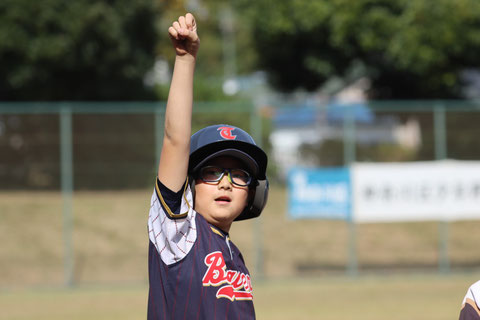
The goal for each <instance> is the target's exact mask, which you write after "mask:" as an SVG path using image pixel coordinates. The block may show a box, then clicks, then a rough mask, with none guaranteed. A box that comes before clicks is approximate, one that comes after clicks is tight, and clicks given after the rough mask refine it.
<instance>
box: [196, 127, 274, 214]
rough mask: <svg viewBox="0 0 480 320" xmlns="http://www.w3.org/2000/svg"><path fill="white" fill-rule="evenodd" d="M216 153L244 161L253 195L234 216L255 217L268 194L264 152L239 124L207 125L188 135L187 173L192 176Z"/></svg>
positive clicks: (265, 201)
mask: <svg viewBox="0 0 480 320" xmlns="http://www.w3.org/2000/svg"><path fill="white" fill-rule="evenodd" d="M219 156H231V157H234V158H237V159H239V160H240V161H242V162H243V163H245V165H246V166H247V168H248V169H249V172H250V173H251V174H252V176H253V178H254V180H253V182H252V184H251V185H250V187H251V188H252V189H253V190H254V195H253V196H252V197H251V199H250V201H249V203H248V204H247V206H246V207H245V209H244V210H243V211H242V213H241V214H240V215H239V216H238V217H237V218H236V219H235V220H236V221H238V220H245V219H250V218H255V217H258V216H259V215H260V214H261V213H262V210H263V208H264V207H265V204H266V203H267V198H268V188H269V185H268V180H267V176H266V170H267V161H268V159H267V155H266V154H265V152H264V151H263V150H262V149H261V148H259V147H258V146H257V145H256V144H255V141H254V140H253V138H252V137H251V136H250V135H249V134H248V133H247V132H245V131H244V130H242V129H240V128H238V127H234V126H231V125H225V124H218V125H213V126H208V127H205V128H203V129H201V130H199V131H198V132H196V133H195V134H193V135H192V137H191V139H190V159H189V164H188V173H189V175H190V176H194V175H195V173H196V172H197V171H198V170H199V169H200V168H201V167H202V165H203V164H205V163H206V162H207V161H208V160H210V159H213V158H216V157H219ZM191 181H192V182H193V184H192V192H195V185H194V183H195V180H194V179H191Z"/></svg>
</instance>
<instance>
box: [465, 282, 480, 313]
mask: <svg viewBox="0 0 480 320" xmlns="http://www.w3.org/2000/svg"><path fill="white" fill-rule="evenodd" d="M467 299H470V300H472V301H474V302H475V304H476V305H477V309H480V281H477V282H475V283H474V284H472V285H471V286H470V288H468V291H467V294H466V295H465V298H463V303H462V304H465V302H466V301H467Z"/></svg>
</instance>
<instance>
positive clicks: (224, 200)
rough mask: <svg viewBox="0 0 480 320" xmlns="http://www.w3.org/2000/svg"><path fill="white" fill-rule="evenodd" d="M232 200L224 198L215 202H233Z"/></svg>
mask: <svg viewBox="0 0 480 320" xmlns="http://www.w3.org/2000/svg"><path fill="white" fill-rule="evenodd" d="M231 201H232V200H231V199H230V198H229V197H226V196H222V197H218V198H216V199H215V202H231Z"/></svg>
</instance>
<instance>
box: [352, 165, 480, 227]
mask: <svg viewBox="0 0 480 320" xmlns="http://www.w3.org/2000/svg"><path fill="white" fill-rule="evenodd" d="M351 179H352V181H351V182H352V187H353V197H352V198H353V219H354V221H356V222H394V221H425V220H437V221H438V220H444V221H452V220H469V219H472V220H473V219H480V161H453V160H445V161H435V162H412V163H368V164H364V163H358V164H354V165H353V166H352V171H351Z"/></svg>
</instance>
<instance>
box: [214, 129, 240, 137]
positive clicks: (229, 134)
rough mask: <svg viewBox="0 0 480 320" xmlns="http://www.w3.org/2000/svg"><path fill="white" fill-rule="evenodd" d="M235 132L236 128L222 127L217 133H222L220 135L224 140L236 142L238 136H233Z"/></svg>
mask: <svg viewBox="0 0 480 320" xmlns="http://www.w3.org/2000/svg"><path fill="white" fill-rule="evenodd" d="M233 130H235V128H232V127H220V128H218V129H217V131H220V135H221V136H222V138H224V139H228V140H235V139H236V138H237V136H236V135H233V134H232V131H233Z"/></svg>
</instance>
